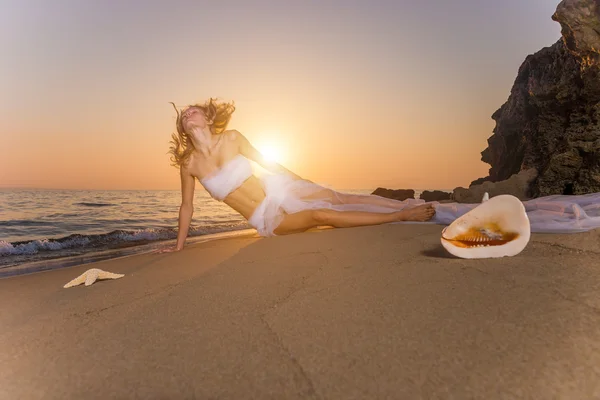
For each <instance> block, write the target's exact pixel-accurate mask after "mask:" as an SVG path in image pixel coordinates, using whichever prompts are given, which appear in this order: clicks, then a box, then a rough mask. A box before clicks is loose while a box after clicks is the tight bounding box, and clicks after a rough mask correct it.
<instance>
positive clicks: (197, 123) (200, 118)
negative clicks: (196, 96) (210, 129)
mask: <svg viewBox="0 0 600 400" xmlns="http://www.w3.org/2000/svg"><path fill="white" fill-rule="evenodd" d="M181 125H182V126H183V129H184V130H185V131H186V132H188V133H189V132H192V131H193V130H194V129H196V128H197V129H204V128H206V126H207V125H208V123H207V121H206V116H205V115H204V112H203V111H202V109H201V108H200V107H196V106H191V107H188V108H187V109H186V110H185V111H183V112H182V113H181Z"/></svg>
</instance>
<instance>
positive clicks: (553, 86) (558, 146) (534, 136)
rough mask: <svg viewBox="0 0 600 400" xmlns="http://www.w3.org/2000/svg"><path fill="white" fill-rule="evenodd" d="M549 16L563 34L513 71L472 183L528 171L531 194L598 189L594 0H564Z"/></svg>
mask: <svg viewBox="0 0 600 400" xmlns="http://www.w3.org/2000/svg"><path fill="white" fill-rule="evenodd" d="M552 19H553V20H555V21H557V22H559V23H560V25H561V27H562V38H561V39H560V40H559V41H558V42H556V43H555V44H554V45H552V46H550V47H546V48H544V49H542V50H540V51H538V52H537V53H535V54H533V55H530V56H528V57H527V58H526V59H525V61H524V62H523V64H522V65H521V67H520V68H519V71H518V74H517V78H516V79H515V82H514V86H513V87H512V90H511V94H510V96H509V98H508V100H507V101H506V103H504V104H503V105H502V107H500V109H498V110H497V111H496V112H495V113H494V114H493V115H492V118H493V119H494V120H495V121H496V126H495V128H494V131H493V132H494V133H493V135H492V136H491V137H490V138H489V139H488V147H487V148H486V149H485V150H484V151H483V152H482V153H481V155H482V158H481V159H482V161H484V162H486V163H488V164H490V166H491V168H490V170H489V176H488V177H485V178H481V179H478V180H477V181H474V182H473V183H472V185H476V184H480V183H482V182H484V181H491V182H498V181H503V180H506V179H508V178H509V177H511V176H512V175H514V174H517V173H519V172H520V171H523V170H530V169H532V168H533V169H535V170H536V171H537V172H538V175H537V178H536V179H535V180H534V181H533V182H531V184H530V186H529V192H530V193H529V195H530V196H531V197H537V196H545V195H551V194H585V193H592V192H600V0H563V1H562V2H561V3H560V4H559V5H558V7H557V9H556V12H555V14H554V15H552Z"/></svg>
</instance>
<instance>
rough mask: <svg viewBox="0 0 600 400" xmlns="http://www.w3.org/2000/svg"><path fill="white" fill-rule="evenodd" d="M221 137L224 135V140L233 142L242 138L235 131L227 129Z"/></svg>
mask: <svg viewBox="0 0 600 400" xmlns="http://www.w3.org/2000/svg"><path fill="white" fill-rule="evenodd" d="M223 135H225V138H226V139H228V140H233V141H235V140H238V139H239V138H241V137H242V136H243V135H242V134H241V133H240V131H238V130H237V129H227V130H226V131H224V132H223Z"/></svg>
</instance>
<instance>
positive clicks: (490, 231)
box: [441, 195, 531, 258]
mask: <svg viewBox="0 0 600 400" xmlns="http://www.w3.org/2000/svg"><path fill="white" fill-rule="evenodd" d="M530 237H531V226H530V224H529V217H528V216H527V212H526V211H525V206H524V205H523V203H522V202H521V200H519V199H518V198H516V197H515V196H511V195H499V196H495V197H492V198H491V199H489V200H486V201H484V202H482V203H481V204H479V205H477V207H475V208H474V209H472V210H471V211H469V212H467V213H466V214H464V215H462V216H461V217H459V218H457V219H456V220H454V221H453V222H452V223H451V224H450V225H448V226H447V227H445V228H444V229H443V230H442V237H441V242H442V246H444V248H445V249H446V250H447V251H448V252H450V254H453V255H455V256H457V257H460V258H497V257H510V256H514V255H517V254H519V253H520V252H521V251H522V250H523V249H524V248H525V246H527V243H529V238H530Z"/></svg>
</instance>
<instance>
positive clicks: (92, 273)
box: [63, 268, 125, 288]
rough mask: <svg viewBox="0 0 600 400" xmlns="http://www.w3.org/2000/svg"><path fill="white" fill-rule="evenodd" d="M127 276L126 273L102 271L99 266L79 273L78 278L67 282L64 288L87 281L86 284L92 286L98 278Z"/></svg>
mask: <svg viewBox="0 0 600 400" xmlns="http://www.w3.org/2000/svg"><path fill="white" fill-rule="evenodd" d="M123 276H125V275H124V274H113V273H112V272H106V271H102V270H101V269H98V268H92V269H88V270H87V271H85V272H84V273H83V274H81V275H79V276H78V277H77V278H75V279H73V280H72V281H71V282H69V283H67V284H66V285H65V286H63V287H64V288H69V287H72V286H77V285H81V284H82V283H84V282H85V286H90V285H91V284H92V283H94V282H96V280H97V279H119V278H121V277H123Z"/></svg>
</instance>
